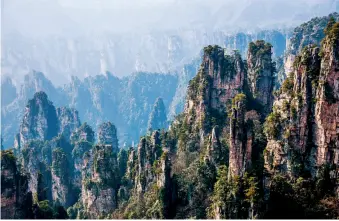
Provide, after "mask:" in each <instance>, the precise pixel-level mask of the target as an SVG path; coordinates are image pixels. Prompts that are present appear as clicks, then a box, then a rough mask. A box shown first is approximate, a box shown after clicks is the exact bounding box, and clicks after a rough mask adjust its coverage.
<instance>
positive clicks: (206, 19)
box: [2, 0, 339, 37]
mask: <svg viewBox="0 0 339 221" xmlns="http://www.w3.org/2000/svg"><path fill="white" fill-rule="evenodd" d="M338 10H339V0H2V31H3V32H4V33H7V32H8V31H13V30H14V31H19V32H21V33H23V34H25V35H29V36H35V37H39V36H41V37H43V36H45V35H50V34H63V35H65V36H67V35H81V34H83V33H86V32H98V33H101V32H104V31H109V32H114V33H124V32H136V33H139V32H148V31H164V30H172V29H187V28H204V29H211V30H214V29H223V30H234V29H250V28H254V27H255V28H271V27H285V26H294V25H297V24H299V23H300V22H302V21H305V20H308V19H309V18H312V17H315V16H322V15H326V14H328V13H330V12H333V11H338Z"/></svg>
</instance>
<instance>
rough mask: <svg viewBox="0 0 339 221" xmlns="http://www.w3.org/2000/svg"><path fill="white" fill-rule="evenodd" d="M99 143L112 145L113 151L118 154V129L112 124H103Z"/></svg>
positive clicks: (99, 133) (100, 128)
mask: <svg viewBox="0 0 339 221" xmlns="http://www.w3.org/2000/svg"><path fill="white" fill-rule="evenodd" d="M98 143H99V144H107V145H111V146H112V148H113V151H114V152H115V153H118V151H119V145H118V138H117V128H116V127H115V126H114V124H112V123H111V122H106V123H103V124H101V125H100V126H99V128H98Z"/></svg>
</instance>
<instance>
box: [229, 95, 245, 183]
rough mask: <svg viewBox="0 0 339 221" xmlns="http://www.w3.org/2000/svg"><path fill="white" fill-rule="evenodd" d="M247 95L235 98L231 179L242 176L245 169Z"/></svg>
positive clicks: (231, 132)
mask: <svg viewBox="0 0 339 221" xmlns="http://www.w3.org/2000/svg"><path fill="white" fill-rule="evenodd" d="M245 102H246V97H245V95H244V94H239V95H237V96H236V97H235V98H234V100H233V108H232V118H231V122H230V160H229V175H228V176H229V179H231V178H232V177H235V176H239V177H241V176H242V175H243V174H244V171H245V155H246V139H247V138H246V124H245V113H246V103H245Z"/></svg>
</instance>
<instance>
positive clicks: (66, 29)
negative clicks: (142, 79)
mask: <svg viewBox="0 0 339 221" xmlns="http://www.w3.org/2000/svg"><path fill="white" fill-rule="evenodd" d="M1 6H2V20H1V28H2V35H1V37H2V52H1V53H2V54H1V55H2V64H1V66H2V72H1V75H2V76H4V75H5V76H10V77H11V78H12V79H13V81H14V82H18V83H16V84H17V85H19V83H20V82H22V79H23V77H24V75H26V74H27V73H29V72H30V71H32V70H36V71H42V72H43V73H44V74H45V75H46V76H47V77H48V78H49V79H50V80H51V81H52V82H53V84H56V85H61V84H63V83H66V82H68V81H69V80H70V79H71V76H77V77H79V78H80V79H81V78H84V77H86V76H90V75H97V74H100V73H101V74H102V73H105V72H106V71H109V72H112V73H113V74H114V75H116V76H118V77H122V76H127V75H130V74H131V73H133V72H135V71H149V72H160V73H165V72H169V71H170V70H171V69H173V68H175V67H177V66H180V65H182V64H185V63H186V62H188V61H190V60H191V59H192V58H194V56H197V55H198V54H199V51H200V50H201V48H202V47H203V46H205V45H206V44H212V43H216V44H219V43H220V42H221V43H222V40H223V39H222V36H221V37H220V35H218V34H215V33H220V32H222V33H223V35H225V34H230V33H236V32H240V31H241V32H245V33H250V32H255V31H257V30H263V29H280V30H285V29H288V28H292V27H295V26H297V25H299V24H301V23H303V22H306V21H308V20H309V19H311V18H313V17H316V16H324V15H328V14H329V13H331V12H334V11H339V0H284V1H282V0H236V1H234V0H208V1H207V0H157V1H154V0H138V1H136V0H3V1H2V5H1ZM173 36H175V38H173ZM217 38H219V39H220V41H218V40H215V39H217ZM173 39H174V40H173ZM176 39H179V40H178V41H177V40H176ZM176 44H177V45H176ZM170 47H172V48H170ZM173 47H175V48H173ZM177 49H179V50H177ZM171 50H177V51H176V52H175V53H180V54H178V56H177V57H178V58H177V59H174V60H173V61H172V60H171V61H169V60H170V59H172V58H169V57H168V55H169V53H171ZM169 63H171V64H169ZM173 66H175V67H173Z"/></svg>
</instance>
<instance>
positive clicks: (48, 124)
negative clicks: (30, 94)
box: [16, 92, 59, 148]
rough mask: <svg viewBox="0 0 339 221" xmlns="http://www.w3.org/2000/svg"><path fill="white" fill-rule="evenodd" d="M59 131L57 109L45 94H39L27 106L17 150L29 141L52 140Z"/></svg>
mask: <svg viewBox="0 0 339 221" xmlns="http://www.w3.org/2000/svg"><path fill="white" fill-rule="evenodd" d="M58 129H59V124H58V118H57V114H56V110H55V107H54V106H53V104H52V102H50V101H49V100H48V98H47V95H46V94H45V93H44V92H38V93H36V94H35V95H34V98H33V99H31V100H29V101H28V105H27V106H26V110H25V115H24V117H23V120H22V123H21V125H20V132H19V136H18V140H17V141H16V144H17V145H18V146H16V148H20V147H21V146H24V145H25V143H26V142H27V141H28V140H32V139H38V140H50V139H52V138H53V137H55V136H56V135H57V133H58Z"/></svg>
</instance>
